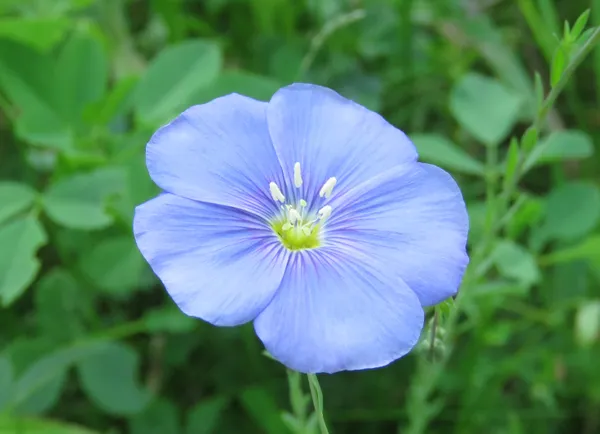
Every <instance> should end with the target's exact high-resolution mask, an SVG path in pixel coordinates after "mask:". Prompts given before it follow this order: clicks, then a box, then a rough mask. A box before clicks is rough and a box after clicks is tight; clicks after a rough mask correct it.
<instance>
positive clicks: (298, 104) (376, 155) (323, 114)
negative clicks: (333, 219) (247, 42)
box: [267, 84, 417, 206]
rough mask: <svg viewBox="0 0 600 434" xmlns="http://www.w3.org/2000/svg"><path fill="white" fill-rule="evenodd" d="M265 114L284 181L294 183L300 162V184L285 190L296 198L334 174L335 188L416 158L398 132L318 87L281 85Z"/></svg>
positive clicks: (312, 192) (314, 190) (315, 189)
mask: <svg viewBox="0 0 600 434" xmlns="http://www.w3.org/2000/svg"><path fill="white" fill-rule="evenodd" d="M267 119H268V125H269V131H270V134H271V138H272V141H273V146H274V147H275V150H276V151H277V155H278V156H279V159H280V160H281V164H282V166H283V169H284V174H285V176H286V177H287V179H288V182H287V185H288V186H291V185H293V182H292V181H293V179H291V178H290V175H291V174H293V173H294V164H295V163H296V162H299V163H300V166H301V167H302V171H303V173H302V176H303V179H304V185H303V186H302V188H301V189H298V191H296V190H295V189H292V190H291V192H288V194H293V195H296V199H298V198H300V196H302V198H306V197H309V198H311V197H316V196H317V193H318V192H319V189H320V188H321V187H322V186H323V184H324V183H325V182H326V181H327V180H328V179H329V178H330V177H335V178H336V179H337V181H338V184H337V186H336V187H335V190H334V191H338V192H339V191H342V190H344V189H345V188H348V187H349V186H355V185H358V184H360V183H362V182H364V181H366V180H368V179H370V178H372V177H374V176H376V175H377V174H379V173H381V172H382V171H385V170H387V169H389V168H391V167H394V166H396V165H398V164H402V163H406V162H409V161H416V159H417V152H416V150H415V147H414V145H413V144H412V143H411V141H410V140H409V139H408V137H407V136H406V135H405V134H404V133H403V132H402V131H400V130H398V129H397V128H395V127H393V126H392V125H390V124H389V123H388V122H387V121H385V119H383V118H382V117H381V116H380V115H378V114H377V113H375V112H372V111H370V110H367V109H366V108H364V107H362V106H360V105H358V104H356V103H354V102H352V101H350V100H348V99H346V98H344V97H342V96H341V95H339V94H338V93H336V92H334V91H333V90H330V89H327V88H324V87H321V86H316V85H311V84H293V85H291V86H287V87H284V88H282V89H280V90H279V91H277V92H276V93H275V95H273V97H272V99H271V101H270V102H269V107H268V109H267ZM322 202H325V199H323V200H322ZM320 205H321V204H320ZM320 205H317V206H320Z"/></svg>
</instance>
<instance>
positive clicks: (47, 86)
mask: <svg viewBox="0 0 600 434" xmlns="http://www.w3.org/2000/svg"><path fill="white" fill-rule="evenodd" d="M0 52H1V53H2V62H0V88H1V89H2V90H3V91H4V92H6V95H7V96H8V98H9V99H10V100H11V101H12V103H13V104H14V105H15V106H16V108H17V110H18V112H19V113H20V115H19V117H18V119H17V123H16V127H15V131H16V133H17V135H18V136H19V137H20V138H21V139H23V140H25V141H28V142H30V143H33V144H38V145H43V146H50V147H53V148H58V149H65V148H69V147H71V146H72V135H71V132H70V131H69V129H68V126H67V125H66V124H65V122H64V121H63V120H62V119H61V117H60V114H59V111H58V110H57V106H58V103H57V101H58V100H59V97H58V96H57V94H56V89H55V81H54V63H53V61H52V59H51V58H50V57H49V56H46V55H42V54H40V53H38V52H36V51H34V50H32V49H31V48H29V47H26V46H24V45H21V44H17V43H14V42H11V41H8V40H0Z"/></svg>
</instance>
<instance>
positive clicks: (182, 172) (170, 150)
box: [146, 94, 283, 217]
mask: <svg viewBox="0 0 600 434" xmlns="http://www.w3.org/2000/svg"><path fill="white" fill-rule="evenodd" d="M266 107H267V103H264V102H261V101H256V100H254V99H251V98H248V97H245V96H241V95H237V94H231V95H227V96H224V97H221V98H217V99H215V100H213V101H211V102H209V103H206V104H202V105H196V106H193V107H191V108H189V109H187V110H186V111H184V112H183V113H182V114H181V115H180V116H178V117H177V118H176V119H175V120H173V121H172V122H171V123H170V124H168V125H166V126H164V127H162V128H160V129H159V130H158V131H157V132H156V133H155V134H154V135H153V136H152V138H151V139H150V142H149V143H148V146H147V149H146V162H147V166H148V171H149V172H150V176H151V177H152V179H153V180H154V182H155V183H156V184H157V185H158V186H159V187H161V188H162V189H163V190H165V191H168V192H169V193H173V194H176V195H178V196H183V197H187V198H188V199H194V200H200V201H203V202H211V203H216V204H220V205H227V206H234V207H238V208H242V209H245V210H248V211H252V212H254V213H257V214H258V215H261V216H263V217H265V216H270V215H272V210H276V209H277V206H276V205H275V204H274V201H273V200H272V198H271V197H270V194H269V183H270V182H271V181H273V182H277V183H281V182H282V181H283V178H282V174H281V166H280V164H279V160H278V159H277V155H276V154H275V150H274V149H273V145H272V143H271V139H270V136H269V132H268V128H267V122H266ZM268 210H271V211H270V212H269V211H268Z"/></svg>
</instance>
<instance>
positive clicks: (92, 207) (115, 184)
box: [43, 167, 125, 230]
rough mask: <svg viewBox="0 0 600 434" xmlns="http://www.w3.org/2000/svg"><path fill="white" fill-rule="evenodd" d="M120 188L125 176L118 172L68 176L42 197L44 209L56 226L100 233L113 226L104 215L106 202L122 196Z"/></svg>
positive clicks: (103, 171) (111, 219)
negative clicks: (98, 231) (113, 197)
mask: <svg viewBox="0 0 600 434" xmlns="http://www.w3.org/2000/svg"><path fill="white" fill-rule="evenodd" d="M124 185H125V173H124V171H123V170H122V169H119V168H111V167H107V168H102V169H98V170H96V171H94V172H90V173H85V174H77V175H72V176H70V177H68V178H63V179H61V180H59V181H58V182H56V183H54V184H52V185H51V186H50V188H49V189H48V190H47V191H46V192H45V193H44V197H43V204H44V208H45V210H46V212H47V213H48V216H49V217H50V218H51V219H52V220H54V221H55V222H56V223H57V224H59V225H63V226H65V227H68V228H71V229H81V230H94V229H102V228H105V227H107V226H110V225H111V224H112V222H113V217H112V216H111V215H109V214H108V212H107V211H106V201H107V200H108V198H109V196H111V195H116V194H118V193H120V192H122V191H123V189H124Z"/></svg>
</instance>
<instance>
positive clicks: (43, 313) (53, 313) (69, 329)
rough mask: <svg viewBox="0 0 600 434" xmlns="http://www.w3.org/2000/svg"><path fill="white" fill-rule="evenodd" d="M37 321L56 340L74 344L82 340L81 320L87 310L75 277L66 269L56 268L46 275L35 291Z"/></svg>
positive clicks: (44, 333)
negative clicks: (77, 340)
mask: <svg viewBox="0 0 600 434" xmlns="http://www.w3.org/2000/svg"><path fill="white" fill-rule="evenodd" d="M35 305H36V316H35V319H36V321H37V324H38V328H39V330H40V332H41V333H42V334H43V335H44V336H48V337H50V338H52V340H53V341H63V342H66V341H70V340H73V339H75V338H78V337H81V335H82V334H83V331H84V326H83V324H82V321H81V317H82V315H83V312H82V311H83V310H84V309H85V307H86V304H85V302H82V291H81V287H80V286H79V285H78V283H77V281H76V280H75V278H74V277H73V276H72V275H71V274H70V273H69V272H68V271H66V270H64V269H61V268H55V269H53V270H51V271H50V272H48V273H46V274H45V275H44V277H43V278H42V279H41V280H40V281H39V283H38V284H37V285H36V288H35Z"/></svg>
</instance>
